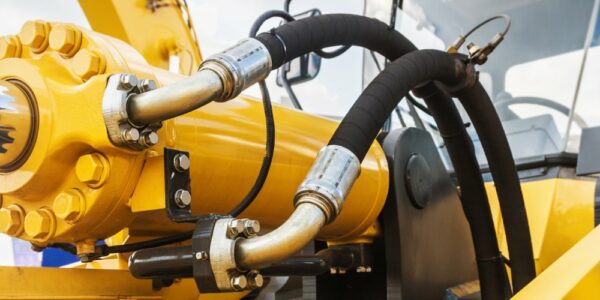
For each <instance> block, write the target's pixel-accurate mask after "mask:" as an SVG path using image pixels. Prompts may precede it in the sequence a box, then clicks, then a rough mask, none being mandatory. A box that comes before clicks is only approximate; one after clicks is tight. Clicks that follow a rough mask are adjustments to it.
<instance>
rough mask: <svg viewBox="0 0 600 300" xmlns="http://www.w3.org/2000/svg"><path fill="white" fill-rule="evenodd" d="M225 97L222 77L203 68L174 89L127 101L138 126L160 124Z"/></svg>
mask: <svg viewBox="0 0 600 300" xmlns="http://www.w3.org/2000/svg"><path fill="white" fill-rule="evenodd" d="M222 93H223V83H222V81H221V77H220V76H219V74H217V72H215V71H214V70H212V69H208V68H203V69H200V70H199V71H198V72H197V73H196V74H194V75H192V76H191V77H188V78H185V79H182V80H180V81H177V82H175V83H173V84H171V85H168V86H165V87H161V88H159V89H156V90H153V91H149V92H146V93H142V94H137V95H133V96H131V97H130V98H129V99H128V101H127V115H128V116H129V119H130V120H131V121H132V122H133V123H134V124H151V123H155V122H160V121H162V120H166V119H170V118H174V117H177V116H179V115H182V114H185V113H187V112H190V111H192V110H195V109H197V108H199V107H201V106H204V105H206V104H208V103H210V102H211V101H214V100H217V99H218V98H219V97H220V96H221V94H222Z"/></svg>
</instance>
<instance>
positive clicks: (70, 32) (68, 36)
mask: <svg viewBox="0 0 600 300" xmlns="http://www.w3.org/2000/svg"><path fill="white" fill-rule="evenodd" d="M49 44H50V49H53V50H55V51H57V52H58V53H60V54H61V55H62V56H65V57H71V56H73V55H75V53H77V50H79V47H80V46H81V31H79V30H77V29H75V28H73V27H71V26H69V25H58V26H56V27H54V28H52V31H50V37H49Z"/></svg>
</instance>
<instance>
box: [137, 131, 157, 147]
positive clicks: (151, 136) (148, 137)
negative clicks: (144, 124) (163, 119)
mask: <svg viewBox="0 0 600 300" xmlns="http://www.w3.org/2000/svg"><path fill="white" fill-rule="evenodd" d="M140 142H141V143H142V145H143V146H146V147H152V146H154V145H156V144H158V134H156V132H154V131H148V132H146V133H144V136H142V139H141V140H140Z"/></svg>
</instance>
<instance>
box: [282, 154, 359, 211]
mask: <svg viewBox="0 0 600 300" xmlns="http://www.w3.org/2000/svg"><path fill="white" fill-rule="evenodd" d="M359 175H360V160H359V159H358V158H357V157H356V155H354V153H352V152H351V151H350V150H348V149H346V148H344V147H341V146H336V145H329V146H326V147H324V148H323V149H321V151H320V152H319V154H318V155H317V159H316V160H315V162H314V164H313V165H312V167H311V169H310V171H309V172H308V174H307V175H306V178H305V179H304V181H303V182H302V184H300V186H299V187H298V190H297V191H296V197H295V199H294V204H295V205H296V206H298V205H299V204H301V203H312V204H314V205H317V206H318V207H319V208H321V209H322V210H323V212H324V213H325V215H326V216H327V222H328V223H330V222H332V221H333V220H334V219H335V217H336V216H337V215H338V214H339V213H340V211H341V210H342V206H343V204H344V200H345V199H346V196H347V195H348V193H349V192H350V189H351V188H352V185H353V184H354V182H355V181H356V179H357V178H358V176H359Z"/></svg>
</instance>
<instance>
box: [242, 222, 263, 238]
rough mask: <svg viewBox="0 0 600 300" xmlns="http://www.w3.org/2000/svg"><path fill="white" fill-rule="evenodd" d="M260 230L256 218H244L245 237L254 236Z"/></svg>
mask: <svg viewBox="0 0 600 300" xmlns="http://www.w3.org/2000/svg"><path fill="white" fill-rule="evenodd" d="M259 231H260V222H258V221H256V220H249V219H246V220H244V233H245V234H246V236H247V237H251V236H254V235H256V234H258V232H259Z"/></svg>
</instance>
